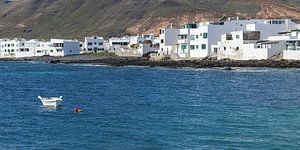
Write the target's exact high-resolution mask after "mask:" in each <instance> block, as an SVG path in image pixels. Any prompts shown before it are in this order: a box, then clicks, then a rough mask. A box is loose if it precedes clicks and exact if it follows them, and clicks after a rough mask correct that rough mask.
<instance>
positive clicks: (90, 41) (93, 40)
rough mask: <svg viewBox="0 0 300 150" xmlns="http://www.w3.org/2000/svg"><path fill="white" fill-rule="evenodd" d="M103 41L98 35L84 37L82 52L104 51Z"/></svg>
mask: <svg viewBox="0 0 300 150" xmlns="http://www.w3.org/2000/svg"><path fill="white" fill-rule="evenodd" d="M103 43H104V39H103V37H99V36H92V37H85V38H84V45H83V48H84V49H83V52H84V53H90V52H103V51H104V46H103Z"/></svg>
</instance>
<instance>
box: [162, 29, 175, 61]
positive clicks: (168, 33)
mask: <svg viewBox="0 0 300 150" xmlns="http://www.w3.org/2000/svg"><path fill="white" fill-rule="evenodd" d="M178 34H179V29H175V28H172V27H170V28H165V29H160V30H159V51H158V52H159V53H161V54H163V55H170V54H171V52H172V50H173V49H175V47H176V44H177V41H178Z"/></svg>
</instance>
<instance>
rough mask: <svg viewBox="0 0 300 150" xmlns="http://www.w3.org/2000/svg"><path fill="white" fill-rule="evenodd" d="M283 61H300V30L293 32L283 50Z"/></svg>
mask: <svg viewBox="0 0 300 150" xmlns="http://www.w3.org/2000/svg"><path fill="white" fill-rule="evenodd" d="M283 59H290V60H300V30H293V31H291V34H290V37H289V39H288V40H287V42H286V47H285V49H284V50H283Z"/></svg>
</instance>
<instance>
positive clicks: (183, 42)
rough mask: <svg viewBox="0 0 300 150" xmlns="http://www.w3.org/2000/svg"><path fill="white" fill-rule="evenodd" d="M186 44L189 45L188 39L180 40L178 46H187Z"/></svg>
mask: <svg viewBox="0 0 300 150" xmlns="http://www.w3.org/2000/svg"><path fill="white" fill-rule="evenodd" d="M186 43H188V40H187V39H179V40H178V44H186Z"/></svg>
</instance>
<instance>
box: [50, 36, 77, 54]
mask: <svg viewBox="0 0 300 150" xmlns="http://www.w3.org/2000/svg"><path fill="white" fill-rule="evenodd" d="M50 42H51V43H52V46H53V47H54V49H52V50H50V52H49V55H50V56H68V55H79V54H80V45H79V42H78V41H76V40H64V39H51V40H50Z"/></svg>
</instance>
